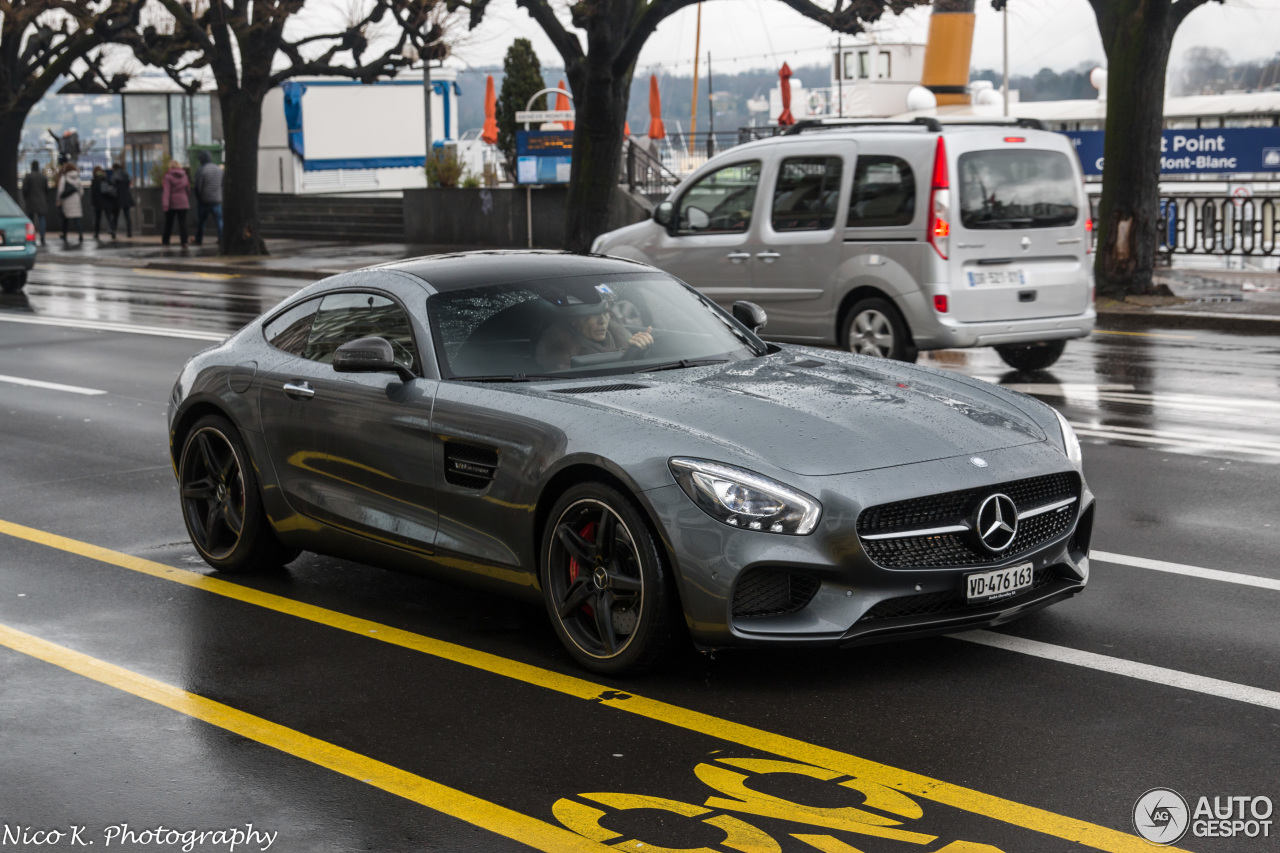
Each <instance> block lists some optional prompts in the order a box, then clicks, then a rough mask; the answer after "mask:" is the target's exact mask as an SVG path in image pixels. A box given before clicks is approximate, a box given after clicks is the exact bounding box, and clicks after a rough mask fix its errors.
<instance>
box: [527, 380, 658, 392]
mask: <svg viewBox="0 0 1280 853" xmlns="http://www.w3.org/2000/svg"><path fill="white" fill-rule="evenodd" d="M648 387H649V386H648V385H629V384H627V383H625V382H619V383H616V384H614V385H582V386H580V387H578V388H548V389H547V390H548V391H552V392H554V393H556V394H603V393H604V392H606V391H643V390H644V389H645V388H648Z"/></svg>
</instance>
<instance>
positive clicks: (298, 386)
mask: <svg viewBox="0 0 1280 853" xmlns="http://www.w3.org/2000/svg"><path fill="white" fill-rule="evenodd" d="M284 393H285V394H287V395H288V396H290V397H295V398H300V399H303V400H310V399H311V398H312V397H314V396H315V395H316V389H314V388H312V387H311V383H310V382H296V383H295V382H286V383H284Z"/></svg>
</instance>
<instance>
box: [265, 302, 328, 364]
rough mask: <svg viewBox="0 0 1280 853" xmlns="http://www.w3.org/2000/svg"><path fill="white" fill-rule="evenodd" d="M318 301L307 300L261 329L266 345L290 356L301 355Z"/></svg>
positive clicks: (309, 332) (318, 305)
mask: <svg viewBox="0 0 1280 853" xmlns="http://www.w3.org/2000/svg"><path fill="white" fill-rule="evenodd" d="M319 307H320V300H319V299H308V300H307V301H306V302H303V303H300V304H298V305H295V306H293V307H292V308H290V309H289V310H288V311H285V312H284V313H283V314H281V315H280V316H279V317H276V318H275V319H274V320H272V321H271V322H270V323H267V324H266V325H265V326H263V327H262V334H263V335H264V336H265V337H266V339H267V343H269V344H271V345H272V346H273V347H275V348H276V349H282V350H284V351H285V352H287V353H291V354H292V355H302V351H303V349H305V348H306V345H307V336H308V335H310V334H311V321H312V320H314V319H315V316H316V309H317V308H319Z"/></svg>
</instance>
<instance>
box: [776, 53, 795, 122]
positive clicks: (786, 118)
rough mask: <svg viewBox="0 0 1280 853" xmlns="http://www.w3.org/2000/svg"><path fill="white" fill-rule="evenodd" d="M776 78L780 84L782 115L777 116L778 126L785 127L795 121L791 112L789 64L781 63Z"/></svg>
mask: <svg viewBox="0 0 1280 853" xmlns="http://www.w3.org/2000/svg"><path fill="white" fill-rule="evenodd" d="M778 78H779V80H780V85H781V86H782V115H780V116H778V127H787V126H788V125H792V124H795V123H796V118H795V116H793V115H792V114H791V66H789V65H787V63H785V62H784V63H782V69H781V70H780V71H779V72H778Z"/></svg>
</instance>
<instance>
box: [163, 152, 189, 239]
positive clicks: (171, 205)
mask: <svg viewBox="0 0 1280 853" xmlns="http://www.w3.org/2000/svg"><path fill="white" fill-rule="evenodd" d="M160 206H161V207H162V208H164V236H162V237H161V238H160V242H161V243H162V244H164V245H166V246H167V245H169V237H170V236H171V235H172V234H173V223H174V222H175V221H176V222H177V223H178V233H179V234H180V235H181V237H182V248H184V249H185V248H186V247H187V211H188V210H190V209H191V179H190V178H188V177H187V171H186V170H185V169H183V168H182V164H181V163H179V162H178V161H177V160H170V161H169V171H167V172H165V174H164V182H163V184H162V185H161V189H160Z"/></svg>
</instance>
